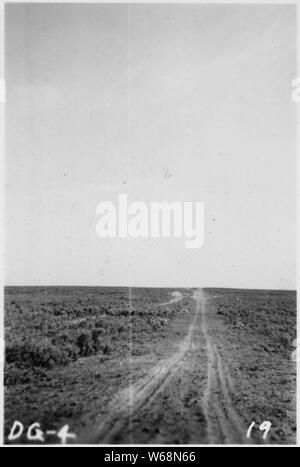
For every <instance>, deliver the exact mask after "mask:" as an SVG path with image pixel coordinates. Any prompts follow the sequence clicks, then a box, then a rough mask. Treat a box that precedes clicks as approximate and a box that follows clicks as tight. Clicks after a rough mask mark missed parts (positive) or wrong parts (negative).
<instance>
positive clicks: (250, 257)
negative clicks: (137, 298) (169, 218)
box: [5, 4, 296, 289]
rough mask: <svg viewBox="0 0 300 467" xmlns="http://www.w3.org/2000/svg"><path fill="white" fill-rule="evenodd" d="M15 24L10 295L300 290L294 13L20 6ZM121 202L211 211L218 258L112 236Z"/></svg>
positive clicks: (209, 232)
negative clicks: (68, 290)
mask: <svg viewBox="0 0 300 467" xmlns="http://www.w3.org/2000/svg"><path fill="white" fill-rule="evenodd" d="M5 27H6V80H7V103H6V219H7V220H6V281H5V282H6V284H10V285H18V284H19V285H21V284H22V285H52V284H59V285H128V284H131V285H136V286H138V285H142V286H174V287H184V286H199V287H205V286H211V287H218V286H222V287H246V288H280V289H284V288H295V287H296V285H295V282H296V251H295V250H296V249H295V239H296V233H295V232H296V106H295V104H294V103H293V102H292V101H291V97H290V96H291V82H292V80H293V78H294V77H295V76H296V7H295V6H291V5H268V6H260V5H243V6H242V5H240V6H238V5H152V6H146V5H131V6H130V7H127V6H126V5H99V4H98V5H95V4H94V5H80V4H77V5H58V4H56V5H55V4H51V5H49V4H48V5H45V4H44V5H38V4H35V5H30V4H27V5H26V4H10V5H6V23H5ZM166 173H170V174H171V175H172V176H171V177H166V176H165V175H166ZM119 192H122V193H129V194H130V199H131V200H140V201H145V202H149V201H175V200H178V201H197V200H198V201H203V202H204V203H205V210H206V217H205V242H204V246H203V247H202V248H201V249H198V250H189V249H185V248H184V241H183V240H181V239H173V240H166V239H159V240H153V239H149V240H147V239H139V240H134V241H128V240H126V239H114V240H103V239H99V238H98V237H97V235H96V230H95V226H96V222H97V219H98V217H97V215H96V211H95V209H96V205H97V204H98V203H99V202H100V201H104V200H115V199H116V198H117V195H118V193H119Z"/></svg>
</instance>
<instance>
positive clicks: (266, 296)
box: [4, 287, 296, 444]
mask: <svg viewBox="0 0 300 467" xmlns="http://www.w3.org/2000/svg"><path fill="white" fill-rule="evenodd" d="M295 338H296V293H295V292H293V291H271V290H241V289H176V290H175V289H163V288H161V289H152V288H116V287H6V289H5V343H6V350H5V356H6V362H5V381H4V382H5V440H6V442H7V443H9V442H10V441H9V440H8V435H9V433H10V430H11V427H12V425H13V423H14V421H16V420H18V421H20V422H21V423H22V424H23V425H24V427H25V428H27V427H29V426H30V425H31V424H33V423H39V424H40V427H41V429H42V431H43V433H44V434H45V436H44V438H45V441H44V442H45V443H47V444H55V443H58V442H59V439H58V438H57V436H55V435H54V434H53V432H57V431H59V430H60V428H61V427H63V426H64V425H66V424H67V425H69V429H70V430H71V431H72V433H75V434H76V440H75V439H74V440H70V442H76V443H83V444H85V443H86V444H103V443H105V444H119V443H120V444H149V443H151V444H247V443H250V444H251V443H253V444H263V443H269V444H293V443H295V442H296V364H295V362H294V360H293V359H292V353H293V351H294V350H295V347H293V344H294V339H295ZM264 421H269V422H270V423H271V428H270V431H269V433H268V435H267V437H266V439H263V433H264V432H263V431H261V430H260V429H259V426H260V425H261V423H263V422H264ZM253 422H255V425H253V429H252V430H251V433H250V434H249V433H248V437H247V431H248V429H249V427H250V425H251V424H252V423H253ZM47 432H50V434H49V435H47V434H46V433H47ZM51 432H52V434H51ZM14 442H15V443H18V444H20V443H29V441H28V439H27V436H26V430H24V433H23V434H22V436H20V438H18V439H17V440H15V441H14ZM36 442H37V443H38V441H36Z"/></svg>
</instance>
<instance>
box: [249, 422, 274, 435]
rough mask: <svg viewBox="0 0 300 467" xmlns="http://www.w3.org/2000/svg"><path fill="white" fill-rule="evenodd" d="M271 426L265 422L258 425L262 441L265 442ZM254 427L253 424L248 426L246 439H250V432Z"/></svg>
mask: <svg viewBox="0 0 300 467" xmlns="http://www.w3.org/2000/svg"><path fill="white" fill-rule="evenodd" d="M271 426H272V423H271V422H268V421H267V420H266V421H264V422H262V424H261V425H259V429H260V431H263V432H264V433H263V440H266V439H267V436H268V434H269V431H270V429H271ZM254 427H255V422H252V423H251V425H250V426H249V428H248V431H247V438H250V437H251V433H252V430H253V428H254Z"/></svg>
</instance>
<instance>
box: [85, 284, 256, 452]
mask: <svg viewBox="0 0 300 467" xmlns="http://www.w3.org/2000/svg"><path fill="white" fill-rule="evenodd" d="M180 298H181V296H179V295H178V294H176V296H175V295H174V299H173V300H176V301H177V300H178V299H180ZM193 299H194V306H193V307H191V308H192V309H191V310H190V312H189V313H185V314H182V315H180V318H178V319H177V320H175V322H174V323H173V326H175V327H178V329H180V330H181V331H182V330H183V329H185V330H186V332H185V336H184V338H183V339H182V340H181V341H180V342H178V343H177V344H176V348H174V347H172V346H171V347H170V349H169V350H168V352H165V353H166V355H165V356H164V358H160V359H158V361H157V362H156V364H155V365H153V366H152V368H151V369H150V371H149V372H148V373H147V375H146V376H144V377H142V378H140V379H137V380H136V381H134V382H133V383H132V384H131V385H130V386H128V387H127V388H125V389H123V390H121V391H120V392H119V393H117V394H116V395H115V397H114V398H113V399H112V401H111V403H110V404H109V407H108V410H107V412H106V413H107V416H106V417H105V418H104V419H103V417H102V419H101V420H99V425H98V426H97V428H96V429H95V431H94V435H93V439H91V440H90V441H91V442H93V443H101V444H114V443H125V444H126V443H130V444H131V443H133V444H134V443H153V444H169V443H170V444H171V443H172V444H173V443H174V444H189V443H197V444H209V443H216V444H217V443H222V444H223V443H244V442H246V441H247V440H246V437H245V435H246V430H247V428H245V426H244V423H243V421H242V420H241V417H240V416H239V414H237V412H236V411H235V408H234V405H233V402H232V396H233V395H234V385H233V381H232V379H231V377H230V375H229V372H228V371H227V370H226V365H225V364H224V362H223V360H222V355H221V354H220V351H219V350H218V347H217V345H216V344H215V342H214V339H213V336H212V335H211V329H210V325H211V324H213V323H214V322H215V320H216V319H217V317H216V316H212V315H211V316H210V315H209V314H208V313H207V306H206V304H207V298H206V297H205V293H204V291H202V290H201V289H199V290H197V291H195V292H194V295H193Z"/></svg>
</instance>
